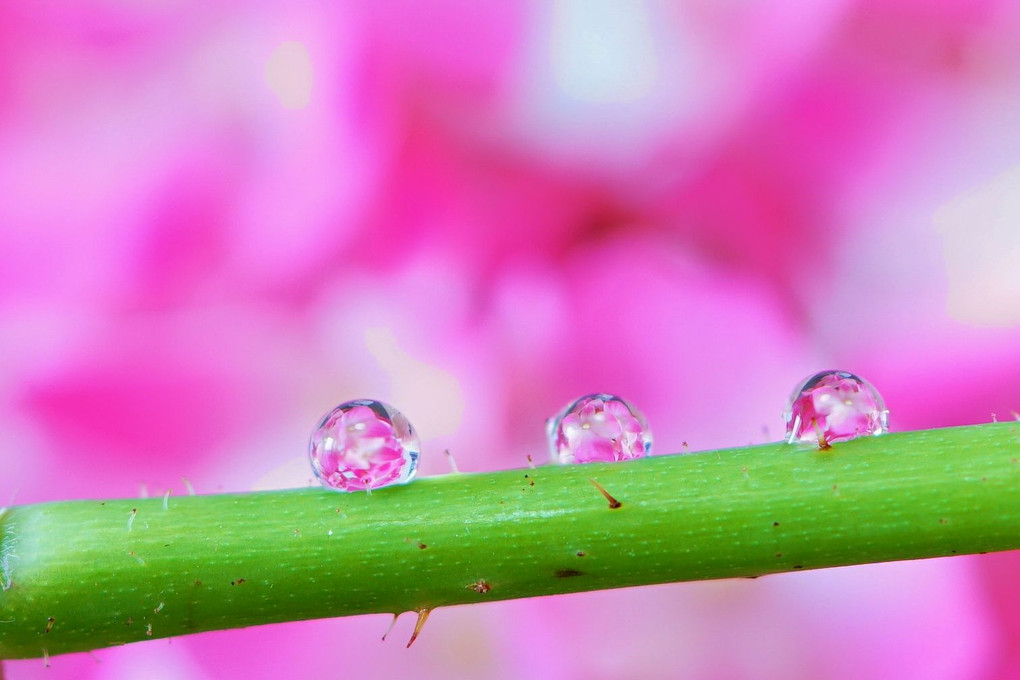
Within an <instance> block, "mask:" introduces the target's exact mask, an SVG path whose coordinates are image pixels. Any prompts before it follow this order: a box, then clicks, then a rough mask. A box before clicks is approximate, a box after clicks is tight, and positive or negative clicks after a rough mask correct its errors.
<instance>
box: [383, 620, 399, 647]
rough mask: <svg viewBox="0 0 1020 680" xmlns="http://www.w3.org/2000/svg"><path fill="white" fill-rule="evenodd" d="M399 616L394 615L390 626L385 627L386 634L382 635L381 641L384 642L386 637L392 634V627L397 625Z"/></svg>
mask: <svg viewBox="0 0 1020 680" xmlns="http://www.w3.org/2000/svg"><path fill="white" fill-rule="evenodd" d="M399 617H400V614H394V615H393V619H392V620H391V621H390V625H388V626H386V632H385V633H383V634H382V641H383V642H386V636H387V635H389V634H390V633H391V632H393V626H395V625H397V619H398V618H399Z"/></svg>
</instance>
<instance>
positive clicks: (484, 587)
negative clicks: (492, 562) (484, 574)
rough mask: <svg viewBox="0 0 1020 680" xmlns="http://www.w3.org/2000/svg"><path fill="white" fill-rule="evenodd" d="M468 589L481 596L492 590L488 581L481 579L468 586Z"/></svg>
mask: <svg viewBox="0 0 1020 680" xmlns="http://www.w3.org/2000/svg"><path fill="white" fill-rule="evenodd" d="M468 588H470V589H471V590H473V591H475V592H476V593H481V594H482V595H484V594H485V593H487V592H489V591H490V590H492V586H490V585H489V583H488V581H486V580H485V579H482V578H480V579H478V580H477V581H475V582H474V583H471V584H469V585H468Z"/></svg>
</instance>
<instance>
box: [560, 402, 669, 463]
mask: <svg viewBox="0 0 1020 680" xmlns="http://www.w3.org/2000/svg"><path fill="white" fill-rule="evenodd" d="M547 432H548V437H549V448H550V451H551V453H552V459H553V462H555V463H561V464H569V463H595V462H600V463H604V462H612V461H618V460H629V459H631V458H642V457H644V456H646V455H648V452H649V451H650V450H651V448H652V431H651V430H650V429H649V428H648V422H647V421H646V420H645V417H644V416H643V415H642V414H641V412H640V411H638V410H637V409H636V408H634V407H633V406H632V405H630V404H629V403H627V402H626V401H624V400H623V399H621V398H620V397H617V396H615V395H612V394H588V395H585V396H583V397H581V398H580V399H577V400H575V401H573V402H571V403H570V404H568V405H567V406H566V407H565V408H564V409H563V410H562V411H560V413H559V414H558V415H557V416H556V417H555V418H552V419H550V420H549V424H548V430H547Z"/></svg>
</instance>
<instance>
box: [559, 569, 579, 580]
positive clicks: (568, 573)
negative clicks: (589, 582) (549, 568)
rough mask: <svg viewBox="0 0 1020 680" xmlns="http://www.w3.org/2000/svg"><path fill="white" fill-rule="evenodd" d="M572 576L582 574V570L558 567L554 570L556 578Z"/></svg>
mask: <svg viewBox="0 0 1020 680" xmlns="http://www.w3.org/2000/svg"><path fill="white" fill-rule="evenodd" d="M574 576H584V572H583V571H578V570H577V569H560V570H558V571H557V572H556V578H573V577H574Z"/></svg>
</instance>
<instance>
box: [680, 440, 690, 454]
mask: <svg viewBox="0 0 1020 680" xmlns="http://www.w3.org/2000/svg"><path fill="white" fill-rule="evenodd" d="M680 446H682V447H683V449H684V453H690V452H691V447H690V446H688V445H687V442H680Z"/></svg>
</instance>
